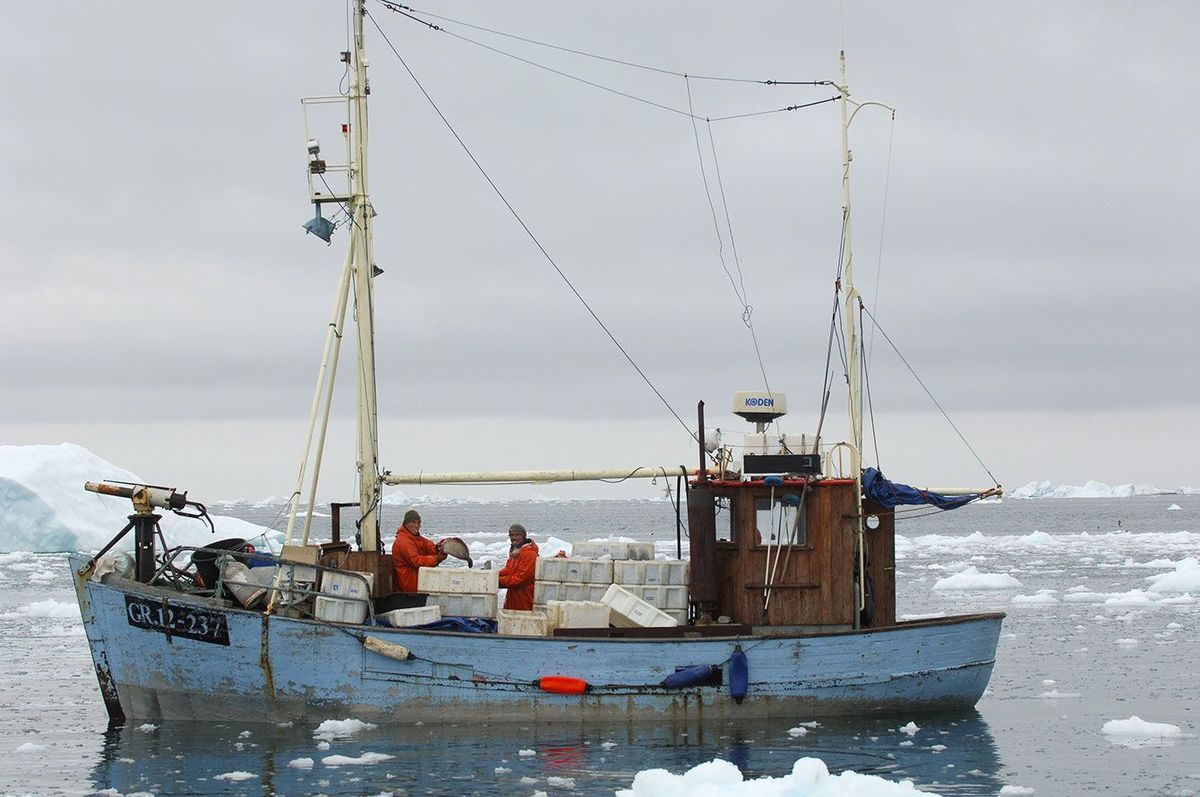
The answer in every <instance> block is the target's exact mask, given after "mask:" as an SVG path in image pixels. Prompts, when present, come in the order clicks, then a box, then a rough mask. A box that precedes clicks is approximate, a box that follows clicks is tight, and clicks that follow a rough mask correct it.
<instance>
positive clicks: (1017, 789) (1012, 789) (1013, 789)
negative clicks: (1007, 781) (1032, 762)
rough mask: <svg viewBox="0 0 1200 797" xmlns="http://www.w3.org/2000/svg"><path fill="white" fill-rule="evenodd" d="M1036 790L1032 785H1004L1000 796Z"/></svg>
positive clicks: (1005, 796)
mask: <svg viewBox="0 0 1200 797" xmlns="http://www.w3.org/2000/svg"><path fill="white" fill-rule="evenodd" d="M1035 791H1036V789H1034V788H1033V787H1032V786H1004V787H1003V788H1001V789H1000V797H1008V795H1010V794H1033V793H1034V792H1035Z"/></svg>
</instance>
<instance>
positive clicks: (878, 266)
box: [864, 111, 896, 362]
mask: <svg viewBox="0 0 1200 797" xmlns="http://www.w3.org/2000/svg"><path fill="white" fill-rule="evenodd" d="M895 137H896V112H895V111H892V124H891V127H890V128H889V130H888V156H887V168H886V169H885V170H884V173H883V213H882V218H880V220H879V258H878V260H876V262H875V295H874V296H873V297H872V304H873V306H874V308H875V310H876V312H878V310H879V282H880V275H881V274H882V273H883V238H884V233H885V232H886V231H887V211H888V193H889V192H888V188H889V186H890V185H891V183H892V142H893V141H894V139H895ZM874 349H875V328H874V327H872V328H871V342H870V343H869V344H868V345H867V355H866V359H865V360H864V362H869V361H870V359H871V352H872V351H874Z"/></svg>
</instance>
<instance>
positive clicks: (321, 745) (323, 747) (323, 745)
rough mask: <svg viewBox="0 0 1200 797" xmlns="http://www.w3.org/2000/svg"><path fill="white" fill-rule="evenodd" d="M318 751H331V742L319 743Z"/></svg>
mask: <svg viewBox="0 0 1200 797" xmlns="http://www.w3.org/2000/svg"><path fill="white" fill-rule="evenodd" d="M317 749H318V750H320V751H321V752H324V751H326V750H328V749H329V742H317Z"/></svg>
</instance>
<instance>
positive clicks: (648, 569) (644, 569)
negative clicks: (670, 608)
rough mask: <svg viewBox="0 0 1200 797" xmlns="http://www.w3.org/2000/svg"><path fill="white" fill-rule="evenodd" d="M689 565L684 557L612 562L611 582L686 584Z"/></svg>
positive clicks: (622, 583)
mask: <svg viewBox="0 0 1200 797" xmlns="http://www.w3.org/2000/svg"><path fill="white" fill-rule="evenodd" d="M689 576H690V565H689V563H688V562H687V560H685V559H657V560H655V561H652V562H642V561H618V562H613V583H614V584H621V585H623V586H624V585H629V584H647V585H653V586H687V583H688V577H689Z"/></svg>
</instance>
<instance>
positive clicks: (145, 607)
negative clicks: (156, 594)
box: [125, 595, 229, 645]
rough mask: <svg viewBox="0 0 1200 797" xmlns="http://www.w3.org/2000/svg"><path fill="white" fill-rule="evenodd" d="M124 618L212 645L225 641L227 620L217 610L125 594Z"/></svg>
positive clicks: (227, 632)
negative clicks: (211, 610) (212, 610)
mask: <svg viewBox="0 0 1200 797" xmlns="http://www.w3.org/2000/svg"><path fill="white" fill-rule="evenodd" d="M125 618H126V619H127V620H128V621H129V624H130V625H132V626H134V627H135V628H145V629H146V630H147V631H158V632H159V633H161V634H166V635H167V636H181V637H186V638H187V639H195V640H197V641H200V642H211V643H213V644H215V645H228V644H229V624H228V623H227V622H226V621H225V615H224V614H222V613H220V612H210V611H205V610H204V609H198V608H196V607H195V606H181V605H179V604H176V603H168V602H166V601H153V600H149V599H147V598H139V597H137V596H135V595H126V596H125Z"/></svg>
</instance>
